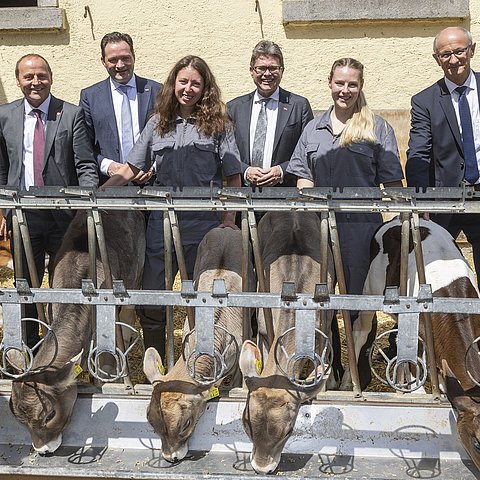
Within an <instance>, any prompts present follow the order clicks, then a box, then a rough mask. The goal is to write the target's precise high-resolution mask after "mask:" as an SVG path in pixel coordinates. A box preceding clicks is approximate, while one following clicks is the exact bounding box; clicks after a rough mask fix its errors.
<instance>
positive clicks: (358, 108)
mask: <svg viewBox="0 0 480 480" xmlns="http://www.w3.org/2000/svg"><path fill="white" fill-rule="evenodd" d="M342 67H348V68H353V69H354V70H357V71H358V72H359V80H360V92H359V94H358V98H357V101H356V102H355V105H354V108H353V115H352V118H350V120H349V121H348V123H347V125H346V126H345V128H344V129H343V132H342V135H341V136H340V144H339V145H340V147H345V146H346V145H350V144H351V143H356V142H359V141H361V140H364V141H366V142H372V143H373V142H375V141H376V140H377V137H376V135H375V115H374V113H373V112H372V111H371V110H370V108H369V107H368V106H367V100H366V98H365V95H364V93H363V90H362V87H363V65H362V64H361V63H360V62H359V61H358V60H355V59H354V58H340V59H338V60H335V62H334V63H333V65H332V68H331V70H330V75H329V76H328V81H329V82H330V81H331V80H332V78H333V74H334V72H335V69H337V68H342Z"/></svg>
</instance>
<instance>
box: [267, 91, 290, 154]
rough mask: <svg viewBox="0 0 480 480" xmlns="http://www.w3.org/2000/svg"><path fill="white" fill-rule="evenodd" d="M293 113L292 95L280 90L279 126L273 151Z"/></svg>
mask: <svg viewBox="0 0 480 480" xmlns="http://www.w3.org/2000/svg"><path fill="white" fill-rule="evenodd" d="M291 113H292V105H291V104H290V93H289V92H287V91H285V90H283V88H280V90H279V98H278V111H277V126H276V128H275V138H274V140H273V151H274V152H275V149H276V148H277V146H278V142H279V141H280V137H281V136H282V132H283V129H284V128H285V125H286V124H287V121H288V118H289V117H290V114H291ZM272 160H273V159H272Z"/></svg>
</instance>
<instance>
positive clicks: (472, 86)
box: [445, 70, 477, 95]
mask: <svg viewBox="0 0 480 480" xmlns="http://www.w3.org/2000/svg"><path fill="white" fill-rule="evenodd" d="M445 85H446V86H447V88H448V91H449V92H450V95H451V94H452V92H453V91H454V90H455V89H456V88H458V87H460V86H462V85H457V84H456V83H453V82H452V81H451V80H449V79H448V78H447V77H445ZM463 85H465V86H466V87H468V89H469V90H476V88H477V82H476V81H475V75H474V73H473V70H470V74H469V75H468V78H467V79H466V80H465V83H464V84H463Z"/></svg>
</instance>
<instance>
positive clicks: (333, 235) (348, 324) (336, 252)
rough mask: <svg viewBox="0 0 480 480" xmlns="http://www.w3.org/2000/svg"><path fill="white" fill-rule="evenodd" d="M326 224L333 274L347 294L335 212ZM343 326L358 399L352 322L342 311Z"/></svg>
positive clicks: (330, 213) (358, 386)
mask: <svg viewBox="0 0 480 480" xmlns="http://www.w3.org/2000/svg"><path fill="white" fill-rule="evenodd" d="M328 223H329V227H330V239H331V242H332V250H333V260H334V262H335V273H336V274H337V283H338V290H339V292H340V294H341V295H345V294H346V293H347V285H346V282H345V274H344V271H343V262H342V255H341V252H340V241H339V238H338V230H337V220H336V217H335V212H334V211H333V210H330V211H329V212H328ZM342 317H343V326H344V328H345V337H346V340H347V352H348V362H349V366H350V372H351V375H352V384H353V394H354V395H355V397H360V396H361V395H362V391H361V389H360V377H359V376H358V366H357V362H356V357H355V346H354V343H353V332H352V321H351V319H350V311H348V310H342Z"/></svg>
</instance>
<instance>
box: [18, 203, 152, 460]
mask: <svg viewBox="0 0 480 480" xmlns="http://www.w3.org/2000/svg"><path fill="white" fill-rule="evenodd" d="M102 218H103V225H104V231H105V240H106V244H107V251H108V256H109V261H110V268H111V272H112V276H113V278H114V279H122V280H123V281H124V284H125V287H126V288H129V289H138V288H140V284H141V278H142V271H143V262H144V255H145V236H144V233H143V232H144V231H145V226H144V217H143V214H142V213H141V212H139V211H128V212H124V211H109V212H102ZM89 277H90V275H89V256H88V241H87V226H86V214H85V212H78V213H77V215H76V216H75V218H74V219H73V220H72V223H71V224H70V226H69V228H68V230H67V232H66V234H65V237H64V239H63V242H62V245H61V247H60V250H59V252H58V254H57V257H56V259H55V266H54V271H53V279H52V282H51V285H52V287H53V288H77V289H78V288H81V282H82V279H84V278H89ZM97 285H98V288H105V285H104V272H103V265H102V262H101V261H100V260H99V259H97ZM123 310H124V311H123V313H122V312H120V315H121V318H120V320H121V321H122V322H125V323H127V322H128V323H130V324H132V325H133V321H134V319H135V314H134V310H133V307H130V308H128V307H127V308H126V309H125V308H124V309H123ZM51 329H52V330H53V332H54V333H55V335H56V338H57V340H58V352H57V355H56V356H54V350H55V348H54V343H53V341H51V340H48V339H47V340H45V342H44V343H43V344H42V345H41V346H40V347H39V349H38V352H37V354H36V355H35V357H34V359H33V367H32V370H37V369H39V368H41V367H44V366H46V365H49V366H48V368H46V369H44V370H42V371H40V372H37V373H31V374H27V376H25V377H22V378H21V379H18V380H14V381H13V382H12V396H11V400H10V408H11V410H12V412H13V414H14V416H15V417H16V419H17V420H18V421H19V422H20V423H23V424H24V425H25V426H26V427H27V428H28V430H29V432H30V435H31V438H32V444H33V447H34V448H35V450H36V451H37V452H39V453H42V454H46V453H52V452H54V451H55V450H57V448H58V447H59V446H60V444H61V443H62V432H63V431H64V429H65V427H66V425H67V424H68V422H69V420H70V417H71V415H72V412H73V408H74V405H75V401H76V399H77V385H76V379H75V375H74V367H75V365H76V364H80V363H82V364H83V365H85V360H86V357H87V355H88V352H89V348H90V341H91V340H92V338H93V336H94V333H95V325H94V322H93V319H92V308H91V306H90V305H79V304H54V305H53V306H52V319H51ZM53 357H54V358H53ZM52 358H53V362H52ZM50 362H51V364H50Z"/></svg>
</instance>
